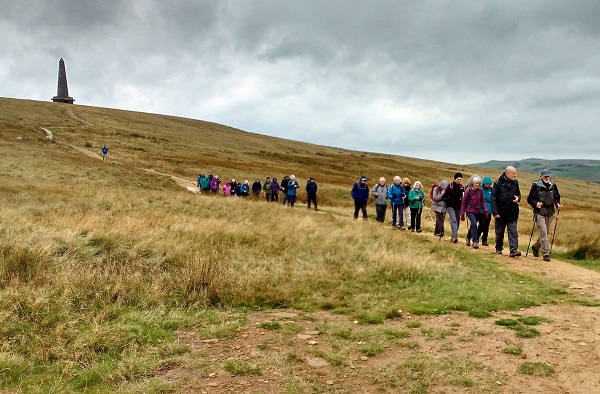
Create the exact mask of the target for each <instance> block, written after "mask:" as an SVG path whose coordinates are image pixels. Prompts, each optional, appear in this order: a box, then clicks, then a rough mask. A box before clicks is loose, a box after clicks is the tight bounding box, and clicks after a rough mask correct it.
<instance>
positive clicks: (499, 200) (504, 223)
mask: <svg viewBox="0 0 600 394" xmlns="http://www.w3.org/2000/svg"><path fill="white" fill-rule="evenodd" d="M520 201H521V189H519V181H517V170H516V169H515V168H514V167H512V166H509V167H506V171H504V174H502V175H501V176H500V178H499V179H498V180H497V181H496V182H494V186H493V187H492V213H493V214H494V218H495V221H494V226H495V230H496V253H497V254H502V250H503V249H504V246H503V245H504V231H505V229H508V245H509V246H510V257H517V256H520V255H521V252H519V250H518V247H519V234H518V232H517V220H518V219H519V202H520Z"/></svg>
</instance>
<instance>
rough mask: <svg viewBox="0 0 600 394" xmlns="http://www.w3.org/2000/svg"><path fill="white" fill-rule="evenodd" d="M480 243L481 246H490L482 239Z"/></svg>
mask: <svg viewBox="0 0 600 394" xmlns="http://www.w3.org/2000/svg"><path fill="white" fill-rule="evenodd" d="M481 245H483V246H490V244H488V243H487V242H486V241H483V242H482V243H481Z"/></svg>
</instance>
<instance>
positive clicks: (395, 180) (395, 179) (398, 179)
mask: <svg viewBox="0 0 600 394" xmlns="http://www.w3.org/2000/svg"><path fill="white" fill-rule="evenodd" d="M400 180H402V178H400V177H399V176H398V175H396V176H395V177H394V182H397V181H400Z"/></svg>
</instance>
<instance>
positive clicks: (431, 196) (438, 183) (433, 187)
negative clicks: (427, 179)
mask: <svg viewBox="0 0 600 394" xmlns="http://www.w3.org/2000/svg"><path fill="white" fill-rule="evenodd" d="M439 185H440V182H439V181H438V182H436V183H434V184H433V185H431V191H430V192H429V198H430V200H431V201H433V191H434V190H435V188H436V187H438V186H439Z"/></svg>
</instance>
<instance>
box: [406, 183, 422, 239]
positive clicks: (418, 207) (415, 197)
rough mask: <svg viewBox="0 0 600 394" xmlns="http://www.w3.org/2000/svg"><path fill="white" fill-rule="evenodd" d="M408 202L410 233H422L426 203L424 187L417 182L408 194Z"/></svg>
mask: <svg viewBox="0 0 600 394" xmlns="http://www.w3.org/2000/svg"><path fill="white" fill-rule="evenodd" d="M408 201H409V202H410V231H415V230H416V231H417V232H418V233H420V232H422V230H421V211H422V210H423V204H424V203H425V193H423V185H422V184H421V182H419V181H416V182H415V183H414V184H413V187H412V189H410V191H409V192H408Z"/></svg>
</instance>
